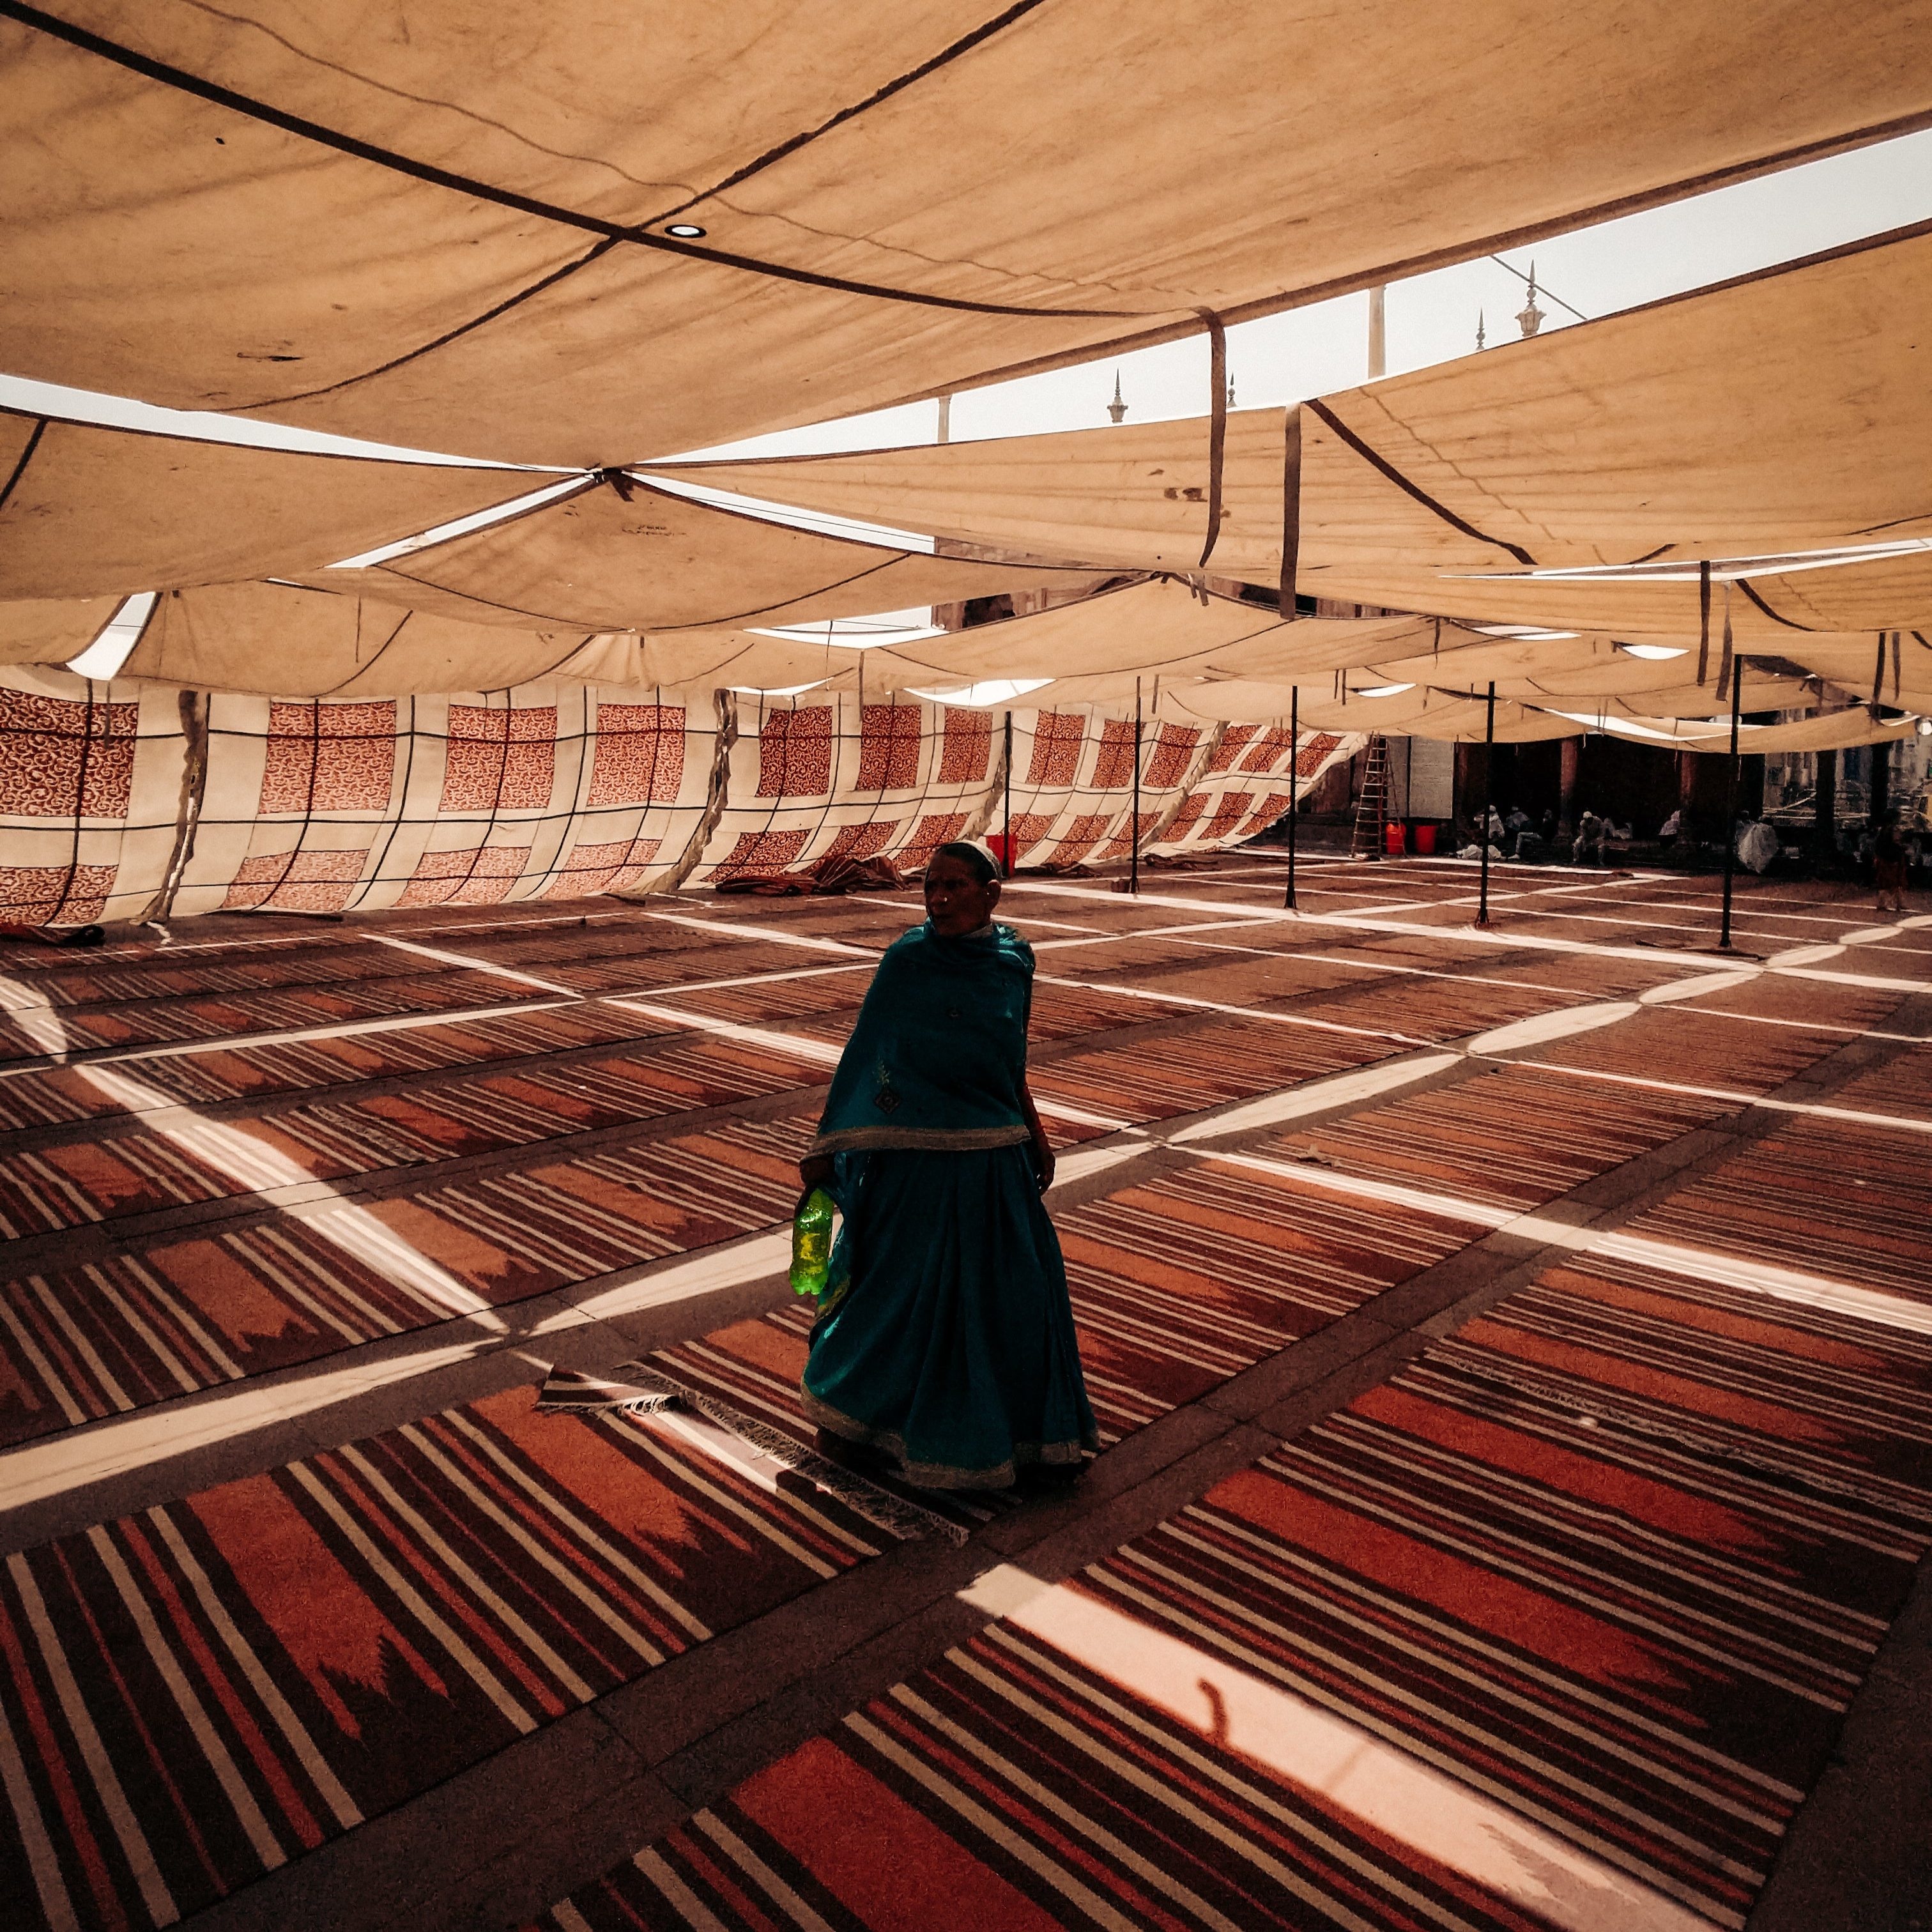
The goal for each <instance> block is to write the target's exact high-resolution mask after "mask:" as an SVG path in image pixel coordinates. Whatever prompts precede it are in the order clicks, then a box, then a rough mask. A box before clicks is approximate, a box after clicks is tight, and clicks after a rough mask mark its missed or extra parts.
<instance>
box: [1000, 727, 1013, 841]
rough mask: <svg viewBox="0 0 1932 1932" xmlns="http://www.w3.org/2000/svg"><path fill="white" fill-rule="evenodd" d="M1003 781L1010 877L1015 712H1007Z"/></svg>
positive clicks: (1002, 833) (1003, 833) (1004, 836)
mask: <svg viewBox="0 0 1932 1932" xmlns="http://www.w3.org/2000/svg"><path fill="white" fill-rule="evenodd" d="M1000 769H1001V775H1002V783H1003V784H1004V787H1005V790H1006V798H1005V801H1004V817H1005V819H1006V825H1005V827H1004V830H1003V831H1002V832H1001V839H1002V841H1003V842H1004V844H1005V846H1006V848H1007V862H1006V864H1005V865H1004V866H1003V867H1002V868H1001V869H1002V870H1003V871H1004V872H1005V874H1006V875H1007V877H1008V878H1011V877H1013V713H1012V712H1010V711H1009V712H1007V755H1006V760H1005V762H1004V764H1002V765H1001V768H1000Z"/></svg>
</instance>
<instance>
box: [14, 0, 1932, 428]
mask: <svg viewBox="0 0 1932 1932" xmlns="http://www.w3.org/2000/svg"><path fill="white" fill-rule="evenodd" d="M58 13H59V16H60V18H61V20H64V21H65V22H68V23H73V26H74V28H77V29H78V30H79V31H78V32H77V33H76V34H71V35H70V36H69V37H65V38H64V37H62V34H61V31H60V29H59V27H58V25H57V24H55V25H54V26H28V25H26V24H23V23H19V22H17V21H16V22H8V23H6V24H5V26H4V27H0V60H4V62H5V66H6V69H7V75H8V85H7V90H6V93H5V101H4V105H0V113H4V114H5V116H6V118H7V120H8V121H11V122H12V123H13V125H12V126H11V127H10V128H9V129H8V130H7V133H8V136H9V138H8V140H7V146H8V149H9V151H10V154H12V155H13V156H14V157H16V160H17V166H14V167H13V169H11V170H10V172H9V175H8V177H7V181H8V186H7V189H6V190H5V199H4V200H0V215H4V218H5V221H6V223H7V229H8V242H9V248H8V252H9V266H10V270H11V276H10V280H11V283H12V287H11V289H10V293H9V299H8V302H7V304H6V305H5V311H4V326H0V367H5V368H9V369H10V370H13V371H16V372H17V373H19V374H24V375H30V376H34V377H42V378H44V379H46V380H52V381H56V382H62V383H74V384H77V385H80V386H83V387H86V388H90V389H99V390H104V391H108V392H113V393H115V394H121V395H139V396H142V397H143V398H146V399H147V400H149V401H155V402H161V403H167V404H174V405H176V406H179V407H217V408H225V409H231V410H260V411H261V412H262V413H264V414H266V415H269V416H273V417H275V418H276V419H278V420H282V421H287V422H302V423H305V424H308V425H313V426H315V427H318V428H329V429H336V430H346V431H351V432H353V433H356V434H365V435H374V436H380V437H383V438H385V439H386V440H399V441H404V442H410V443H416V444H418V445H421V446H428V447H432V448H445V449H458V450H462V451H465V452H474V453H478V454H483V455H490V456H502V455H514V456H515V457H516V458H518V459H520V460H532V461H553V462H559V463H566V464H577V463H582V464H585V465H586V466H587V465H590V464H593V463H610V462H613V461H622V460H628V459H631V458H637V457H639V456H641V455H646V454H648V453H652V452H655V453H660V454H668V453H670V452H672V451H674V450H678V449H694V448H699V447H703V446H706V445H709V444H711V443H716V442H719V441H722V440H726V439H727V438H730V437H736V436H741V435H745V434H751V433H754V432H757V431H766V430H772V429H775V428H781V427H784V426H785V425H790V424H796V423H799V422H808V421H812V420H822V419H827V418H830V417H834V416H841V415H844V414H846V413H850V412H852V411H854V410H862V409H866V408H869V407H876V406H877V405H879V404H883V403H886V402H888V401H892V400H894V399H895V398H900V397H903V396H906V395H915V394H931V393H933V392H935V390H936V389H947V388H956V387H960V386H966V385H968V384H970V383H972V382H974V381H975V380H983V379H984V378H985V377H987V376H988V375H989V374H992V373H995V372H1001V371H1010V369H1012V368H1013V367H1014V366H1016V365H1022V364H1027V363H1035V364H1039V363H1045V364H1049V365H1052V364H1060V363H1065V362H1070V361H1075V360H1079V359H1085V357H1087V356H1091V355H1092V354H1094V353H1097V351H1099V350H1101V349H1103V348H1104V347H1107V346H1109V345H1112V344H1118V343H1120V342H1122V341H1130V340H1133V339H1135V338H1146V337H1147V336H1148V335H1150V334H1151V335H1155V336H1157V337H1164V336H1172V335H1176V334H1179V333H1183V332H1193V331H1196V330H1198V329H1199V326H1200V323H1199V317H1198V315H1197V314H1196V311H1198V310H1199V309H1200V308H1204V307H1205V308H1214V309H1216V310H1218V311H1222V312H1223V313H1224V314H1233V315H1235V316H1239V315H1240V314H1243V313H1261V312H1265V311H1268V310H1270V309H1274V308H1281V307H1285V306H1289V305H1293V304H1295V303H1296V302H1303V301H1307V300H1310V299H1316V298H1319V296H1324V295H1327V294H1331V293H1336V292H1337V290H1340V289H1342V288H1345V287H1364V286H1366V285H1367V284H1370V283H1373V282H1376V281H1386V280H1388V279H1390V278H1391V277H1393V276H1394V275H1399V274H1402V273H1405V272H1414V271H1415V270H1416V269H1419V268H1421V267H1424V266H1430V265H1433V264H1435V263H1440V262H1443V261H1447V260H1458V259H1466V258H1468V257H1472V256H1476V255H1480V254H1484V253H1485V252H1487V251H1489V250H1490V249H1491V248H1495V247H1497V246H1499V245H1502V244H1503V243H1505V242H1512V243H1514V242H1523V241H1525V240H1528V239H1532V238H1534V237H1535V236H1537V235H1538V234H1543V233H1554V232H1557V231H1559V230H1562V229H1568V228H1571V227H1574V226H1577V224H1578V223H1580V222H1581V221H1585V220H1593V219H1601V218H1602V217H1604V216H1606V215H1608V214H1613V213H1620V212H1625V211H1628V210H1629V209H1631V208H1634V207H1639V206H1643V205H1652V204H1654V203H1655V202H1660V201H1663V200H1667V199H1671V198H1673V197H1674V196H1678V195H1681V194H1683V193H1688V192H1691V191H1694V190H1697V189H1699V188H1702V187H1709V186H1713V185H1715V184H1718V183H1720V182H1721V181H1726V180H1730V179H1735V178H1739V177H1740V176H1742V175H1748V174H1750V173H1752V172H1760V171H1761V170H1762V169H1764V168H1766V167H1767V166H1780V165H1784V164H1786V163H1790V162H1791V161H1793V160H1802V159H1805V158H1809V157H1811V156H1813V155H1814V154H1817V153H1820V152H1823V151H1831V150H1832V149H1834V148H1838V147H1841V146H1843V145H1850V144H1855V143H1856V142H1861V141H1864V140H1868V139H1875V138H1879V137H1882V136H1885V135H1887V134H1890V133H1896V132H1900V131H1903V129H1904V128H1905V127H1909V126H1915V125H1917V124H1919V123H1920V122H1921V121H1922V120H1923V119H1924V118H1926V117H1927V113H1928V110H1932V74H1928V72H1927V67H1926V64H1925V63H1924V61H1923V60H1922V59H1921V58H1918V36H1919V34H1920V32H1921V29H1922V22H1921V20H1920V18H1919V10H1918V7H1916V6H1915V5H1913V4H1912V0H1871V4H1870V5H1867V6H1865V7H1863V8H1861V10H1860V11H1859V13H1858V18H1857V20H1856V22H1855V31H1853V30H1850V29H1849V28H1848V24H1847V22H1846V17H1845V15H1844V13H1843V9H1842V8H1841V7H1833V6H1830V5H1826V0H1781V4H1777V5H1768V6H1760V7H1752V8H1748V9H1727V10H1717V11H1715V12H1712V10H1708V9H1707V10H1701V11H1700V10H1687V9H1685V7H1682V5H1679V4H1677V0H1627V3H1626V4H1625V5H1622V6H1619V7H1617V8H1616V9H1615V10H1610V9H1608V8H1606V7H1602V6H1591V7H1569V8H1550V7H1540V6H1536V5H1532V4H1530V0H1488V4H1486V5H1483V6H1481V7H1478V8H1476V9H1474V10H1471V9H1469V8H1463V9H1460V10H1448V11H1444V12H1441V13H1436V14H1433V15H1427V16H1418V13H1416V11H1415V9H1414V7H1412V6H1409V5H1406V4H1404V0H1367V4H1365V5H1361V6H1357V7H1352V8H1349V9H1346V10H1340V11H1331V12H1329V13H1319V14H1318V13H1311V12H1310V11H1309V10H1306V9H1297V8H1285V7H1279V6H1276V5H1267V4H1263V0H1232V4H1231V0H1175V4H1172V5H1166V6H1163V7H1157V8H1156V7H1133V6H1129V5H1122V4H1121V0H1065V4H1058V5H1054V6H1051V7H1045V6H1031V7H1028V6H1019V7H1013V8H1011V9H1010V10H1008V11H1007V13H1004V15H999V16H997V17H995V18H994V19H993V20H990V21H989V18H988V14H989V9H988V8H987V7H986V5H983V4H975V5H971V6H968V5H964V4H960V0H908V4H895V5H890V6H886V5H880V4H878V0H838V4H837V5H830V4H826V0H811V4H805V5H778V4H777V0H749V3H748V4H746V5H741V6H734V7H716V6H713V5H698V4H697V0H670V4H667V5H661V6H657V7H651V8H649V9H645V10H631V11H630V12H625V11H622V10H618V11H615V12H613V10H610V9H609V8H607V7H592V6H586V5H574V4H573V5H561V6H556V7H547V8H544V9H542V10H539V11H537V12H531V11H529V10H522V11H519V10H514V9H512V10H503V9H496V10H486V11H484V13H480V14H479V13H478V12H477V11H476V10H475V9H474V8H473V7H469V6H468V5H463V4H461V0H426V4H423V5H413V6H412V7H410V13H409V31H407V33H404V32H402V31H389V30H388V29H387V28H386V27H384V26H382V25H381V24H380V22H377V20H375V17H373V16H371V15H370V14H368V13H366V12H365V11H362V10H357V9H355V8H353V7H351V8H344V7H323V8H301V7H296V6H294V5H290V4H287V0H244V4H242V5H239V6H232V7H227V8H225V9H224V10H222V11H221V12H220V13H211V12H210V11H209V10H208V9H206V8H205V7H201V6H199V5H194V4H192V0H151V4H150V5H147V6H145V7H141V8H139V9H138V10H129V9H127V8H126V7H115V6H113V5H109V4H108V0H60V4H59V6H58ZM89 34H95V35H98V36H100V37H101V38H100V39H99V40H89V38H88V36H89ZM130 59H134V60H144V61H146V62H150V63H153V64H154V65H151V66H150V67H149V68H148V70H147V71H144V72H137V71H134V69H133V67H132V66H130V65H129V64H128V63H129V62H130ZM1794 74H1802V76H1803V77H1804V84H1803V86H1793V84H1792V77H1793V75H1794ZM1714 75H1720V76H1721V77H1722V85H1721V86H1714V85H1713V84H1712V77H1713V76H1714ZM210 89H213V90H215V92H214V93H213V94H212V95H210V94H209V92H208V90H210ZM197 90H199V91H197ZM222 90H226V92H221V91H222ZM1338 102H1346V104H1347V111H1346V112H1342V113H1338V112H1337V103H1338ZM1606 104H1609V106H1610V109H1611V110H1613V111H1607V105H1606ZM935 130H943V138H939V139H935ZM1076 135H1077V138H1076ZM1124 184H1126V185H1124ZM673 220H685V221H688V223H691V224H692V225H694V226H697V227H699V228H701V229H703V231H704V233H703V236H701V237H700V238H698V239H694V240H692V241H690V242H686V243H684V244H679V243H678V242H675V241H673V240H672V239H670V238H669V237H667V236H666V235H665V233H664V229H665V228H666V226H667V224H668V223H670V222H671V221H673ZM1284 236H1291V237H1292V246H1289V247H1287V248H1284V245H1283V237H1284Z"/></svg>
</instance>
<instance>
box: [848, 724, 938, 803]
mask: <svg viewBox="0 0 1932 1932" xmlns="http://www.w3.org/2000/svg"><path fill="white" fill-rule="evenodd" d="M921 715H922V714H921V712H920V710H919V706H917V705H916V704H868V705H867V706H865V707H864V709H862V711H861V712H860V713H859V787H858V788H859V790H861V791H906V790H910V788H911V787H913V786H914V785H916V784H918V783H919V720H920V717H921Z"/></svg>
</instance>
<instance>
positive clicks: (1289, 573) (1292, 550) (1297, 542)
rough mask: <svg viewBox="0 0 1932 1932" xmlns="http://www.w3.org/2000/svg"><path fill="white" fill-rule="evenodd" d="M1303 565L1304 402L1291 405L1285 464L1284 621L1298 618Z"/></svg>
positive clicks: (1283, 502) (1282, 557)
mask: <svg viewBox="0 0 1932 1932" xmlns="http://www.w3.org/2000/svg"><path fill="white" fill-rule="evenodd" d="M1300 568H1301V404H1299V403H1290V404H1289V406H1288V433H1287V437H1286V446H1285V447H1284V449H1283V452H1282V466H1281V587H1280V591H1279V592H1278V593H1277V595H1278V598H1279V601H1280V608H1281V618H1282V622H1283V623H1285V624H1286V623H1292V622H1294V619H1295V577H1296V575H1297V574H1298V571H1300Z"/></svg>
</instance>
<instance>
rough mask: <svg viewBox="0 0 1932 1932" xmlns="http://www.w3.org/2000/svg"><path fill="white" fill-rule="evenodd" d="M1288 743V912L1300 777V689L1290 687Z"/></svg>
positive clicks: (1292, 907) (1292, 896) (1292, 898)
mask: <svg viewBox="0 0 1932 1932" xmlns="http://www.w3.org/2000/svg"><path fill="white" fill-rule="evenodd" d="M1288 742H1289V745H1290V746H1291V747H1292V756H1291V757H1289V761H1288V896H1287V898H1285V899H1283V901H1282V904H1283V905H1284V906H1286V907H1287V908H1288V909H1289V911H1291V912H1292V911H1293V910H1295V787H1296V784H1297V781H1298V779H1299V778H1300V777H1301V686H1300V685H1289V691H1288Z"/></svg>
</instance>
